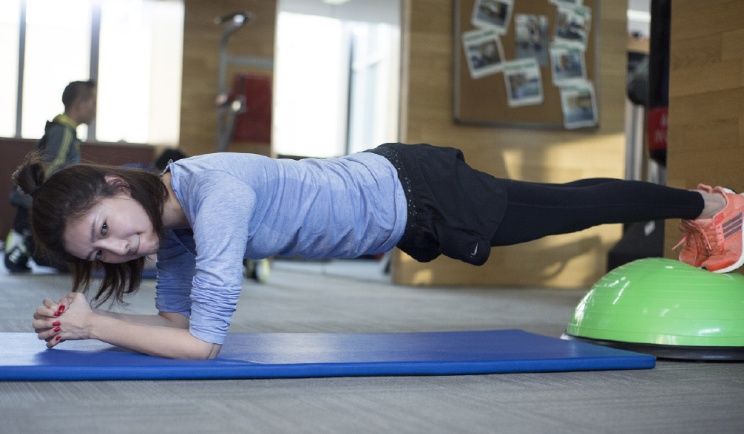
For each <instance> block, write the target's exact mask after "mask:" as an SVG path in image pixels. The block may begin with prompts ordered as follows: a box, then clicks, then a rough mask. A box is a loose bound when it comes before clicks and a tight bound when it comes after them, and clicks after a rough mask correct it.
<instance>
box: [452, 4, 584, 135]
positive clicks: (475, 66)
mask: <svg viewBox="0 0 744 434" xmlns="http://www.w3.org/2000/svg"><path fill="white" fill-rule="evenodd" d="M454 8H455V11H454V20H455V22H454V45H455V50H454V54H455V62H454V64H455V85H454V105H455V106H454V118H455V122H457V123H461V124H470V125H485V126H514V127H528V128H548V129H587V128H588V129H594V128H597V127H598V122H599V121H598V120H599V108H598V104H597V95H596V86H597V80H596V76H597V70H598V61H597V60H598V56H597V45H598V44H597V40H598V37H597V35H598V33H599V29H598V23H599V9H598V8H599V0H596V1H595V0H573V1H571V0H455V1H454Z"/></svg>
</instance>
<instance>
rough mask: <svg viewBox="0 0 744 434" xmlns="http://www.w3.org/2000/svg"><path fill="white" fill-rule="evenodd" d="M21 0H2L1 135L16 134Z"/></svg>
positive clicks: (0, 55) (0, 27)
mask: <svg viewBox="0 0 744 434" xmlns="http://www.w3.org/2000/svg"><path fill="white" fill-rule="evenodd" d="M20 13H21V0H6V1H3V2H0V65H3V66H1V67H0V136H5V137H11V136H14V135H15V128H16V126H15V122H16V97H17V94H18V32H19V31H20V25H19V23H18V20H19V17H20Z"/></svg>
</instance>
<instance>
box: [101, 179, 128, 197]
mask: <svg viewBox="0 0 744 434" xmlns="http://www.w3.org/2000/svg"><path fill="white" fill-rule="evenodd" d="M105 178H106V184H108V185H110V186H112V187H114V188H115V189H116V190H117V191H119V192H121V193H124V194H126V195H127V196H131V191H130V190H129V184H127V182H126V181H125V180H123V179H122V178H120V177H118V176H116V175H106V176H105Z"/></svg>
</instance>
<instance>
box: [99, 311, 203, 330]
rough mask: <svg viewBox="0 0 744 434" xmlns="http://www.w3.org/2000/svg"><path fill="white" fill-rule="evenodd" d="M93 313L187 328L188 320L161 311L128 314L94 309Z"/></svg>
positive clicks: (137, 321) (175, 314) (130, 320)
mask: <svg viewBox="0 0 744 434" xmlns="http://www.w3.org/2000/svg"><path fill="white" fill-rule="evenodd" d="M94 312H95V313H97V314H99V315H104V316H108V317H111V318H117V319H120V320H123V321H127V322H131V323H135V324H143V325H154V326H163V327H176V328H182V329H187V328H189V320H188V318H186V317H185V316H183V315H181V314H177V313H161V314H158V315H141V314H129V313H119V312H111V311H109V310H95V311H94Z"/></svg>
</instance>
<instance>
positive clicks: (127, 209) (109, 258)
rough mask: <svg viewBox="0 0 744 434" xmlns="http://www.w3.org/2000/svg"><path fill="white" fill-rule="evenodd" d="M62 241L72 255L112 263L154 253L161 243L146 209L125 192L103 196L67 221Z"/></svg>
mask: <svg viewBox="0 0 744 434" xmlns="http://www.w3.org/2000/svg"><path fill="white" fill-rule="evenodd" d="M63 241H64V243H65V250H67V252H68V253H70V254H71V255H72V256H75V257H76V258H80V259H83V260H88V261H96V260H97V261H101V262H106V263H109V264H120V263H123V262H128V261H131V260H133V259H137V258H141V257H143V256H147V255H152V254H155V253H157V251H158V245H159V238H158V235H157V234H156V233H155V230H154V229H153V226H152V222H151V221H150V217H149V216H148V215H147V212H146V211H145V209H144V208H143V207H142V205H141V204H140V203H139V202H137V201H136V200H134V199H132V197H131V196H130V195H129V194H126V193H119V194H118V195H116V196H114V197H110V198H105V199H101V200H99V201H98V203H97V204H96V205H94V206H93V207H92V208H91V209H89V210H88V211H87V212H85V213H84V214H83V215H82V216H81V217H78V218H76V219H74V220H72V221H70V222H68V223H67V225H66V227H65V233H64V234H63Z"/></svg>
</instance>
